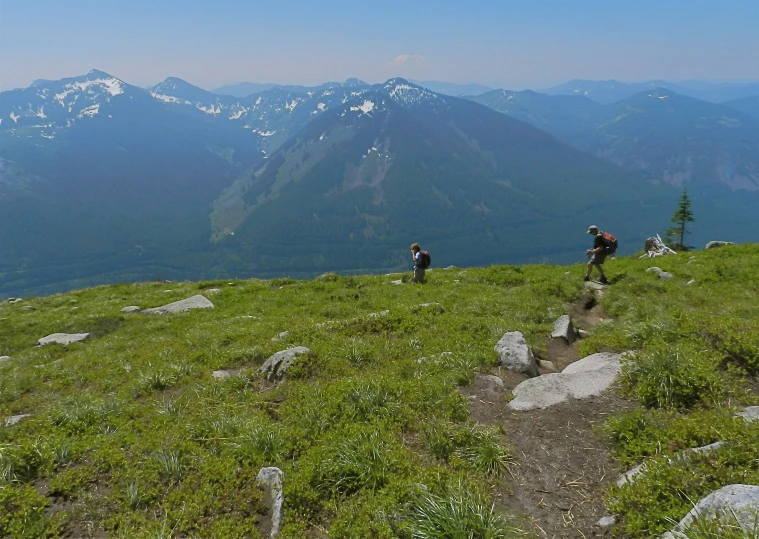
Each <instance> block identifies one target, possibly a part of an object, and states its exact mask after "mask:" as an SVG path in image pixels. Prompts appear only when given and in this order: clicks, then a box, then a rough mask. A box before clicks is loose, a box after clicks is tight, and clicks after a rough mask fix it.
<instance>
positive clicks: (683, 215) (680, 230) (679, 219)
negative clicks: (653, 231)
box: [665, 188, 695, 251]
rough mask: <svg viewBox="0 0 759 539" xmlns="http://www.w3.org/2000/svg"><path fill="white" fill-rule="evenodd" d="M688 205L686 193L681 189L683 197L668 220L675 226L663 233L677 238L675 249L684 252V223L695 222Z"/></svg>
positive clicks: (686, 248) (685, 247)
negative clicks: (678, 239)
mask: <svg viewBox="0 0 759 539" xmlns="http://www.w3.org/2000/svg"><path fill="white" fill-rule="evenodd" d="M690 203H691V202H690V198H688V191H686V189H685V188H683V196H682V197H680V201H679V202H678V203H677V210H675V213H674V214H672V219H670V222H672V223H674V224H675V226H673V227H672V228H668V229H667V231H666V232H665V234H666V235H667V236H674V237H679V238H680V241H678V243H677V245H676V246H675V247H677V248H678V249H680V250H685V251H687V250H688V247H687V246H686V245H685V223H692V222H694V221H695V219H694V218H693V212H692V211H690Z"/></svg>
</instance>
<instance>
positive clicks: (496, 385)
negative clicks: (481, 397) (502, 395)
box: [477, 374, 503, 391]
mask: <svg viewBox="0 0 759 539" xmlns="http://www.w3.org/2000/svg"><path fill="white" fill-rule="evenodd" d="M477 378H478V379H479V380H481V381H482V385H483V386H484V388H485V389H486V390H488V391H503V380H501V379H500V378H499V377H498V376H495V375H493V374H482V375H477Z"/></svg>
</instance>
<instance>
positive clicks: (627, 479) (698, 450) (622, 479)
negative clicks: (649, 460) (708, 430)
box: [615, 442, 724, 487]
mask: <svg viewBox="0 0 759 539" xmlns="http://www.w3.org/2000/svg"><path fill="white" fill-rule="evenodd" d="M723 445H724V443H723V442H714V443H713V444H709V445H705V446H703V447H692V448H690V449H685V450H683V451H680V452H679V453H678V454H677V455H675V457H674V458H675V459H678V460H681V459H687V458H688V457H689V456H690V455H693V454H701V455H708V454H709V453H713V452H714V451H716V450H717V449H719V448H720V447H722V446H723ZM668 460H669V462H672V461H673V459H668ZM647 470H648V467H647V466H646V463H645V462H642V463H640V464H638V465H637V466H634V467H632V468H630V469H629V470H627V471H626V472H625V473H623V474H622V475H620V476H619V478H618V479H617V480H616V481H615V484H616V485H617V486H618V487H621V486H623V485H625V484H626V483H632V482H633V481H635V480H636V479H637V478H638V476H640V475H642V474H644V473H646V471H647Z"/></svg>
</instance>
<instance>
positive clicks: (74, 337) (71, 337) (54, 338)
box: [37, 333, 90, 346]
mask: <svg viewBox="0 0 759 539" xmlns="http://www.w3.org/2000/svg"><path fill="white" fill-rule="evenodd" d="M89 336H90V334H89V333H53V334H52V335H48V336H47V337H42V338H41V339H39V340H38V341H37V344H38V345H39V346H45V345H46V344H53V343H56V344H63V345H67V344H71V343H74V342H80V341H83V340H85V339H87V338H89Z"/></svg>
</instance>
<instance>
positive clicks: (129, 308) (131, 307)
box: [121, 305, 142, 313]
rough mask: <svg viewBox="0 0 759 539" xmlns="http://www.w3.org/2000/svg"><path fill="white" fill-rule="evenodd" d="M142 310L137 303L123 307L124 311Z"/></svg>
mask: <svg viewBox="0 0 759 539" xmlns="http://www.w3.org/2000/svg"><path fill="white" fill-rule="evenodd" d="M141 310H142V309H140V308H139V307H138V306H137V305H130V306H129V307H124V308H123V309H121V312H122V313H136V312H139V311H141Z"/></svg>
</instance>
